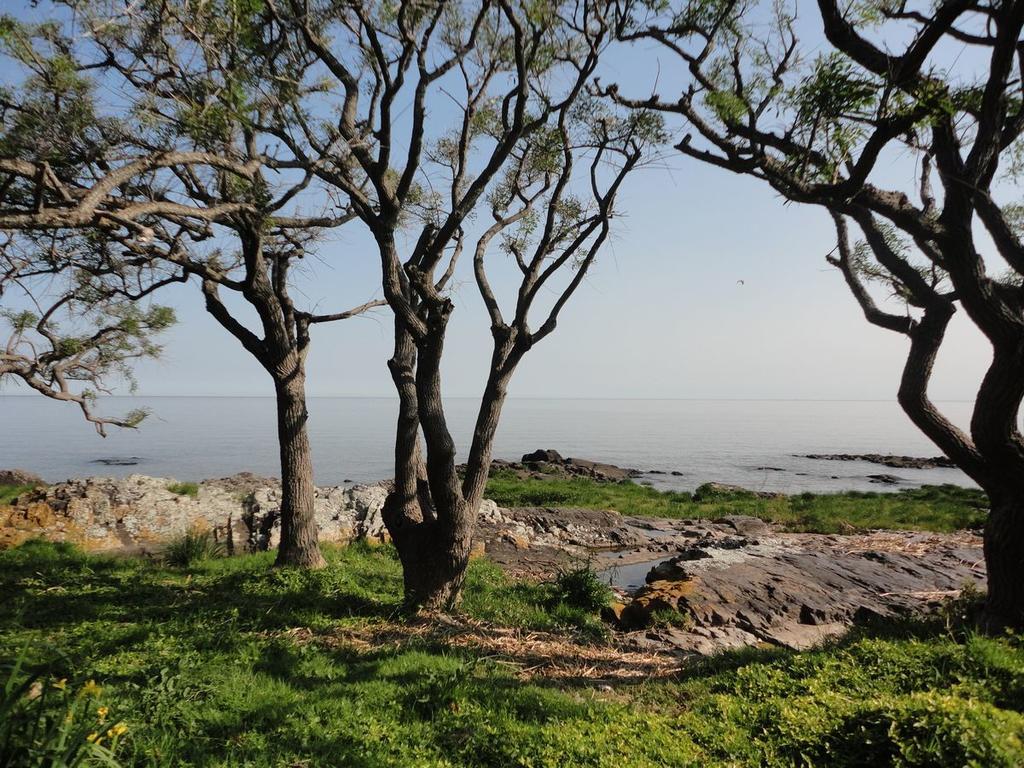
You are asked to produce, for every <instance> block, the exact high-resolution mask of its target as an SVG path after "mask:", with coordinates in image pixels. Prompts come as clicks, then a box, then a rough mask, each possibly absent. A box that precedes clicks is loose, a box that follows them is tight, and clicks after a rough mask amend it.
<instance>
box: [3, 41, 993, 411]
mask: <svg viewBox="0 0 1024 768" xmlns="http://www.w3.org/2000/svg"><path fill="white" fill-rule="evenodd" d="M672 66H677V65H675V64H674V63H673V62H672V61H671V60H670V59H667V58H666V57H664V56H662V55H658V54H657V53H656V52H654V51H646V52H644V55H642V56H637V55H632V56H627V57H621V58H619V59H616V60H614V61H613V62H611V64H610V67H611V70H610V72H609V73H608V74H607V75H606V77H607V78H609V79H611V78H614V77H616V76H620V77H621V80H623V81H628V82H631V83H634V84H641V85H644V84H646V85H645V87H646V88H647V90H648V91H649V90H650V87H651V84H652V83H654V82H655V80H656V79H658V78H660V77H663V76H664V75H663V73H664V72H665V71H668V70H669V69H670V68H671V67H672ZM642 90H643V88H642V87H641V88H640V89H639V91H638V92H640V91H642ZM444 114H445V108H444V107H442V106H440V105H439V106H438V115H439V116H440V117H443V116H444ZM670 127H672V126H671V124H670ZM886 173H887V175H888V176H890V177H891V178H892V180H893V181H894V182H896V183H899V184H902V185H905V188H907V189H912V188H913V186H912V185H913V184H914V183H915V182H914V168H913V166H912V165H908V164H905V163H900V162H896V163H894V164H893V167H892V168H891V169H887V171H886ZM618 208H619V210H620V211H621V212H623V214H624V215H623V216H622V217H621V218H619V219H617V220H616V221H615V223H614V226H613V235H612V240H611V242H610V243H609V245H608V246H606V247H605V249H604V250H603V251H602V253H601V255H600V256H599V258H598V261H597V262H596V263H595V265H594V266H593V267H592V268H591V270H590V273H589V276H588V278H587V280H586V282H585V283H584V284H583V286H582V287H581V289H580V290H579V291H578V292H577V294H576V295H575V296H574V297H573V299H572V301H571V302H570V303H569V305H568V306H567V307H566V309H565V310H564V311H563V313H562V316H561V320H560V323H559V326H558V329H557V331H556V332H555V333H554V334H552V335H551V336H549V337H548V338H547V339H545V340H544V341H543V342H542V343H541V344H540V345H538V346H537V347H536V348H534V349H533V350H531V352H530V353H529V354H528V355H527V356H526V358H525V359H524V361H523V363H522V364H521V366H520V368H519V370H518V371H517V373H516V376H515V378H514V379H513V382H512V384H511V387H510V394H511V396H513V397H570V398H723V399H762V398H764V399H824V400H891V399H894V398H895V393H896V390H897V387H898V382H899V376H900V371H901V368H902V365H903V360H904V355H905V352H906V348H907V342H906V340H905V339H904V338H903V337H901V336H899V335H896V334H893V333H891V332H887V331H884V330H882V329H879V328H876V327H873V326H871V325H869V324H868V323H867V322H866V321H865V320H864V318H863V316H862V315H861V313H860V310H859V308H858V306H857V304H856V302H855V301H854V299H853V297H852V296H851V295H850V293H849V292H848V290H847V288H846V286H845V284H844V282H843V279H842V276H841V275H840V273H839V272H838V271H837V270H835V269H833V268H831V267H829V266H828V265H827V263H826V262H825V254H826V253H828V252H829V251H831V250H832V248H833V247H834V245H835V242H834V230H833V228H832V222H831V220H830V218H829V217H828V215H827V214H826V212H825V211H824V210H820V209H816V208H811V207H806V206H800V205H796V204H786V203H785V202H784V201H783V200H782V199H781V198H779V197H778V196H777V195H776V194H775V193H774V192H773V191H772V190H771V189H770V188H769V187H767V186H766V185H764V184H761V183H758V182H757V181H756V180H753V179H747V178H741V177H737V176H734V175H731V174H729V173H726V172H724V171H721V170H719V169H714V168H710V167H707V166H703V165H701V164H699V163H697V162H696V161H689V160H686V159H685V158H682V157H680V156H676V155H675V154H672V153H669V154H668V155H667V156H666V157H665V159H664V160H663V161H662V162H660V163H658V164H657V166H656V167H650V168H645V169H643V170H641V171H639V172H636V173H634V174H633V175H632V177H630V178H629V179H627V181H626V184H625V187H624V189H623V191H622V193H621V195H620V200H619V204H618ZM360 226H361V225H360V224H359V223H353V224H350V225H347V226H345V227H343V228H341V229H340V230H338V231H336V232H334V233H332V234H331V235H330V236H329V237H328V238H327V239H325V240H324V241H323V242H322V243H321V246H320V248H319V251H318V253H317V254H316V257H315V258H312V259H310V263H309V264H308V265H307V266H306V268H305V270H304V274H302V275H300V276H299V278H298V282H297V285H296V291H295V293H296V299H297V301H298V302H299V303H305V304H306V306H315V307H317V308H318V309H320V310H323V311H336V310H339V309H343V308H346V307H348V306H352V305H355V304H359V303H362V302H363V301H365V300H367V299H369V298H373V297H379V296H380V295H381V294H380V289H379V262H378V260H377V256H376V253H375V250H374V248H373V246H372V242H371V241H370V240H369V238H368V237H367V235H366V233H365V232H363V231H361V230H360ZM495 258H496V259H499V260H500V259H503V258H505V257H504V256H503V255H501V254H495ZM468 262H469V260H468V259H467V260H466V263H464V264H463V265H462V266H463V269H462V270H461V271H460V272H459V274H458V275H457V284H456V288H455V292H454V295H453V299H454V301H455V303H456V311H455V313H454V315H453V319H452V321H451V325H450V330H449V334H448V340H447V343H446V359H445V364H444V370H443V373H444V387H445V394H446V395H447V396H449V397H467V396H475V395H478V394H479V392H480V391H481V389H482V387H483V383H484V380H485V376H486V366H487V363H488V359H489V354H490V334H489V329H488V320H487V316H486V313H485V312H484V308H483V304H482V301H481V300H480V298H479V295H478V294H477V291H476V287H475V285H474V283H473V281H472V276H471V274H470V273H469V272H468V271H467V270H466V267H468V266H469V264H468ZM507 274H509V275H511V272H507ZM506 287H507V286H506ZM160 301H161V303H165V304H170V305H172V306H174V307H175V309H176V310H177V313H178V317H179V324H178V325H177V326H176V327H175V328H173V329H172V330H171V331H170V332H169V333H168V334H167V335H166V336H165V338H164V353H163V356H162V357H161V359H159V360H154V361H146V362H144V363H142V364H140V365H138V366H137V368H136V378H137V380H138V393H139V394H142V395H149V396H161V395H219V396H239V395H241V396H261V395H267V396H269V395H272V394H273V388H272V384H271V380H270V378H269V376H267V375H266V373H265V372H264V371H263V370H262V369H261V368H260V367H259V366H258V364H257V363H256V362H255V360H254V359H253V358H252V357H251V356H250V355H249V354H248V353H247V352H245V351H244V350H243V349H242V348H241V346H240V345H239V344H238V343H237V341H235V339H234V338H233V337H231V336H229V335H228V334H227V332H225V331H224V330H223V329H221V328H220V326H219V325H217V323H216V322H215V321H214V320H213V319H212V318H211V317H210V316H208V315H207V314H206V312H205V310H204V309H203V306H202V301H201V294H200V292H199V287H198V285H196V284H189V285H184V286H176V287H174V288H173V289H170V290H168V291H167V292H165V293H164V294H163V295H162V297H161V298H160ZM960 314H961V315H962V313H960ZM391 343H392V332H391V323H390V316H389V313H388V311H387V310H378V311H377V312H375V313H373V314H371V315H369V316H366V317H361V318H356V319H352V320H347V321H344V322H341V323H333V324H330V325H327V326H319V327H317V328H315V329H314V336H313V344H312V346H311V350H310V355H309V360H308V393H309V394H310V395H311V396H392V395H393V393H394V390H393V386H392V384H391V380H390V377H389V375H388V371H387V368H386V365H385V363H386V360H387V358H388V357H389V355H390V353H391ZM988 355H989V347H988V344H987V342H986V341H985V340H984V339H983V338H982V337H981V336H980V334H979V333H978V332H977V331H976V330H975V329H974V328H973V327H972V326H971V325H970V323H969V322H968V321H967V320H966V318H964V317H957V318H955V319H954V321H953V324H952V326H951V329H950V332H949V334H948V339H947V342H946V344H945V345H944V347H943V350H942V354H941V356H940V359H939V362H938V365H937V369H936V372H935V376H934V380H933V385H932V396H933V397H934V398H935V399H937V400H972V399H973V397H974V393H975V391H976V390H977V386H978V382H979V381H980V377H981V375H982V374H983V372H984V369H985V365H986V360H987V357H988ZM5 391H7V392H11V391H12V390H10V389H7V390H5Z"/></svg>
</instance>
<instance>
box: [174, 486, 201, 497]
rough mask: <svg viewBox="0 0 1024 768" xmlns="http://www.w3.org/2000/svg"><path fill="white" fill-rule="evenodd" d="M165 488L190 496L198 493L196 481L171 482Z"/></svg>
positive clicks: (180, 494)
mask: <svg viewBox="0 0 1024 768" xmlns="http://www.w3.org/2000/svg"><path fill="white" fill-rule="evenodd" d="M167 490H168V491H170V492H171V493H176V494H178V495H179V496H191V497H193V498H195V497H196V496H198V495H199V484H198V483H171V484H170V485H168V486H167Z"/></svg>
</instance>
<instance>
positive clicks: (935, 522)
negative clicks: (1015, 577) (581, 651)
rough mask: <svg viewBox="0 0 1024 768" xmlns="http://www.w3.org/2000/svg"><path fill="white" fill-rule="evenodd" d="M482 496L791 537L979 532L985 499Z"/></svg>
mask: <svg viewBox="0 0 1024 768" xmlns="http://www.w3.org/2000/svg"><path fill="white" fill-rule="evenodd" d="M487 497H488V498H490V499H493V500H494V501H496V502H497V503H498V504H500V505H502V506H506V507H517V506H527V507H529V506H559V505H561V506H567V507H584V508H587V509H612V510H615V511H617V512H620V513H622V514H624V515H640V516H649V517H676V518H710V519H714V518H717V517H722V516H724V515H753V516H755V517H760V518H762V519H764V520H769V521H772V522H776V523H779V524H781V525H782V526H784V527H785V528H786V529H787V530H791V531H805V532H810V533H844V532H849V531H852V530H863V529H868V528H893V529H904V530H930V531H955V530H961V529H964V528H977V527H980V526H981V525H982V524H983V523H984V521H985V516H986V514H987V509H988V500H987V498H986V497H985V494H984V493H983V492H982V491H980V490H978V489H974V488H961V487H959V486H955V485H940V486H924V487H923V488H913V489H906V490H902V491H898V492H895V493H876V492H871V491H867V492H861V491H848V492H844V493H823V494H812V493H805V494H800V495H795V496H786V495H783V494H778V495H773V496H769V497H761V496H758V495H757V494H755V493H753V492H751V491H734V490H730V489H727V488H726V489H721V488H716V487H715V486H713V485H705V486H702V487H701V488H699V489H697V491H696V492H695V493H693V494H690V493H686V492H675V491H657V490H655V489H653V488H650V487H648V486H644V485H638V484H637V483H633V482H631V481H625V482H621V483H599V482H595V481H592V480H586V479H582V478H574V479H571V480H568V479H562V478H544V479H533V478H531V479H523V478H519V477H517V476H516V475H515V474H514V473H511V472H497V473H495V474H494V476H492V477H491V479H490V481H489V482H488V486H487Z"/></svg>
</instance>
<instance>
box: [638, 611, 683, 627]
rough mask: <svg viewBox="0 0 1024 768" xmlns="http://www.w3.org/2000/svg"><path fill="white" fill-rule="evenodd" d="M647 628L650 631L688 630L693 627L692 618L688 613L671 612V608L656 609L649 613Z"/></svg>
mask: <svg viewBox="0 0 1024 768" xmlns="http://www.w3.org/2000/svg"><path fill="white" fill-rule="evenodd" d="M647 626H648V627H650V628H652V629H668V628H677V629H689V628H690V627H692V626H693V617H692V616H690V614H688V613H680V612H679V611H673V610H672V609H671V608H658V609H657V610H654V611H651V614H650V616H649V617H648V619H647Z"/></svg>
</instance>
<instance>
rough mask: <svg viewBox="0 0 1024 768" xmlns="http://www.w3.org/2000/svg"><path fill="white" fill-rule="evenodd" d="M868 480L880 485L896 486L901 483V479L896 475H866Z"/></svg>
mask: <svg viewBox="0 0 1024 768" xmlns="http://www.w3.org/2000/svg"><path fill="white" fill-rule="evenodd" d="M868 480H869V481H870V482H872V483H878V484H880V485H898V484H899V483H902V482H903V478H902V477H896V475H868Z"/></svg>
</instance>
